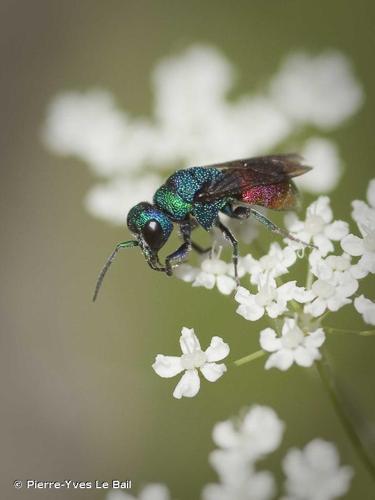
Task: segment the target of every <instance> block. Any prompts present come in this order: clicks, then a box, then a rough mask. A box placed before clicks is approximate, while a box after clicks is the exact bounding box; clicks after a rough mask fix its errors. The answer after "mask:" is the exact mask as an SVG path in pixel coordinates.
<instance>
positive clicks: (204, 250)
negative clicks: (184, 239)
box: [191, 241, 212, 255]
mask: <svg viewBox="0 0 375 500" xmlns="http://www.w3.org/2000/svg"><path fill="white" fill-rule="evenodd" d="M191 248H192V249H193V250H195V251H196V252H197V253H199V255H203V254H204V253H208V252H211V250H212V247H208V248H202V247H201V246H200V245H198V243H195V242H194V241H191Z"/></svg>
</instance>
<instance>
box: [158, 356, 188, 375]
mask: <svg viewBox="0 0 375 500" xmlns="http://www.w3.org/2000/svg"><path fill="white" fill-rule="evenodd" d="M152 368H153V369H154V370H155V372H156V373H157V374H158V375H159V376H160V377H165V378H169V377H174V376H175V375H177V374H178V373H181V372H182V371H183V367H182V365H181V358H179V357H177V356H163V354H158V355H157V356H156V359H155V363H154V364H153V365H152Z"/></svg>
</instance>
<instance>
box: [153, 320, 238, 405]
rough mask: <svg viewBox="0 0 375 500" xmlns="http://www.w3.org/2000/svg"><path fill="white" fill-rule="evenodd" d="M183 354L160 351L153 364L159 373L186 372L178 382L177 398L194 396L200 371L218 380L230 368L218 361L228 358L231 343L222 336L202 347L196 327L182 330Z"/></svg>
mask: <svg viewBox="0 0 375 500" xmlns="http://www.w3.org/2000/svg"><path fill="white" fill-rule="evenodd" d="M180 346H181V351H182V355H181V356H164V355H163V354H158V355H157V356H156V359H155V363H154V364H153V365H152V368H153V369H154V370H155V372H156V373H157V374H158V375H160V377H166V378H169V377H174V376H175V375H178V374H179V373H181V372H185V373H184V374H183V376H182V377H181V380H180V381H179V383H178V384H177V386H176V388H175V390H174V392H173V396H174V397H175V398H177V399H180V398H182V397H183V396H185V397H189V398H192V397H194V396H195V395H196V394H197V393H198V392H199V388H200V379H199V375H198V372H199V371H200V372H201V374H202V375H203V376H204V378H205V379H206V380H208V381H209V382H215V381H216V380H218V379H219V378H220V377H221V376H222V375H223V374H224V373H225V372H226V370H227V368H226V366H225V364H224V363H219V364H218V363H216V361H221V360H222V359H224V358H226V357H227V356H228V354H229V346H228V344H226V343H225V342H224V341H223V339H222V338H220V337H212V340H211V344H210V346H209V347H208V348H207V349H206V350H205V351H202V349H201V346H200V343H199V340H198V337H197V336H196V335H195V333H194V330H193V328H185V327H184V328H183V329H182V330H181V337H180Z"/></svg>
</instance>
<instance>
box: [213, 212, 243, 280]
mask: <svg viewBox="0 0 375 500" xmlns="http://www.w3.org/2000/svg"><path fill="white" fill-rule="evenodd" d="M216 225H217V227H218V228H219V229H220V230H221V232H222V233H223V235H224V236H225V238H226V239H227V240H229V241H230V242H231V244H232V248H233V254H232V260H233V266H234V278H235V280H236V282H237V285H239V279H238V271H237V266H238V241H237V240H236V238H235V237H234V236H233V234H232V233H231V232H230V230H229V229H228V228H227V227H226V226H224V224H223V223H222V222H221V221H220V220H218V221H217V222H216Z"/></svg>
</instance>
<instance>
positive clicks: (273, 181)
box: [93, 154, 311, 301]
mask: <svg viewBox="0 0 375 500" xmlns="http://www.w3.org/2000/svg"><path fill="white" fill-rule="evenodd" d="M309 170H311V167H308V166H306V165H303V164H302V158H301V157H300V156H298V155H296V154H280V155H270V156H260V157H257V158H248V159H244V160H234V161H229V162H224V163H220V164H216V165H208V166H203V167H191V168H186V169H182V170H177V171H176V172H175V173H174V174H172V175H171V176H170V177H168V179H167V180H166V181H165V183H164V184H163V185H162V186H160V188H159V189H157V191H156V192H155V194H154V198H153V203H152V204H151V203H148V202H146V201H143V202H141V203H138V204H137V205H135V206H134V207H133V208H132V209H131V210H130V211H129V213H128V217H127V226H128V228H129V230H130V231H131V233H132V234H133V236H134V238H135V239H134V240H129V241H124V242H122V243H119V244H118V245H117V246H116V247H115V249H114V251H113V252H112V254H111V255H110V256H109V258H108V259H107V261H106V263H105V265H104V267H103V269H102V271H101V272H100V274H99V277H98V280H97V284H96V287H95V292H94V296H93V300H94V301H95V299H96V297H97V295H98V292H99V289H100V287H101V285H102V282H103V279H104V276H105V274H106V272H107V271H108V268H109V266H110V265H111V264H112V262H113V260H114V258H115V256H116V254H117V253H118V251H119V250H121V249H123V248H131V247H137V246H138V247H140V249H141V250H142V252H143V255H144V257H145V259H146V261H147V263H148V265H149V266H150V267H151V268H152V269H153V270H154V271H161V272H163V273H165V274H167V275H168V276H171V275H172V274H173V268H174V267H176V266H178V265H179V264H180V263H181V262H183V261H184V260H186V258H187V256H188V254H189V252H190V250H191V249H194V250H195V251H197V252H199V253H203V252H205V250H203V249H202V248H201V247H200V246H199V245H197V244H196V243H195V242H194V241H192V239H191V233H192V231H193V230H194V229H195V228H196V227H198V226H201V227H203V228H204V229H205V230H206V231H209V230H210V229H212V228H213V227H214V226H215V227H217V228H219V229H220V231H222V233H223V234H224V236H225V238H227V239H228V240H229V241H230V243H231V245H232V249H233V252H232V256H233V265H234V275H235V278H236V280H237V281H238V274H237V262H238V242H237V240H236V238H235V237H234V235H233V234H232V232H231V231H230V230H229V229H228V228H227V227H226V226H225V225H224V224H223V223H222V222H221V220H220V216H219V214H220V213H223V214H226V215H228V216H229V217H232V218H234V219H247V218H248V217H250V216H252V217H254V218H255V219H256V220H258V221H259V222H260V223H262V224H264V225H265V226H266V227H268V229H270V230H271V231H273V232H275V233H277V234H279V235H281V236H284V237H287V238H290V239H291V240H295V241H298V242H300V243H303V244H305V245H306V243H304V242H301V241H300V240H298V239H296V238H295V237H294V236H293V235H292V234H290V233H289V232H288V231H286V230H284V229H281V228H279V227H278V226H276V225H275V224H274V223H273V222H272V221H270V220H269V219H268V218H267V217H266V216H265V215H264V214H262V213H261V212H259V211H258V210H257V209H256V208H254V207H256V206H260V207H266V208H270V209H272V210H291V209H294V208H295V207H296V202H297V199H298V192H297V188H296V186H295V184H294V182H293V181H292V178H293V177H297V176H299V175H302V174H304V173H306V172H308V171H309ZM174 224H177V225H178V226H179V229H180V235H181V238H182V244H181V246H180V247H179V248H177V250H175V251H174V252H173V253H171V254H170V255H168V256H167V257H166V259H165V263H164V265H163V264H162V263H161V262H160V260H159V256H158V252H159V250H160V249H161V248H162V247H163V246H164V245H165V243H166V242H167V240H168V238H169V236H170V234H171V232H172V230H173V227H174Z"/></svg>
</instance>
